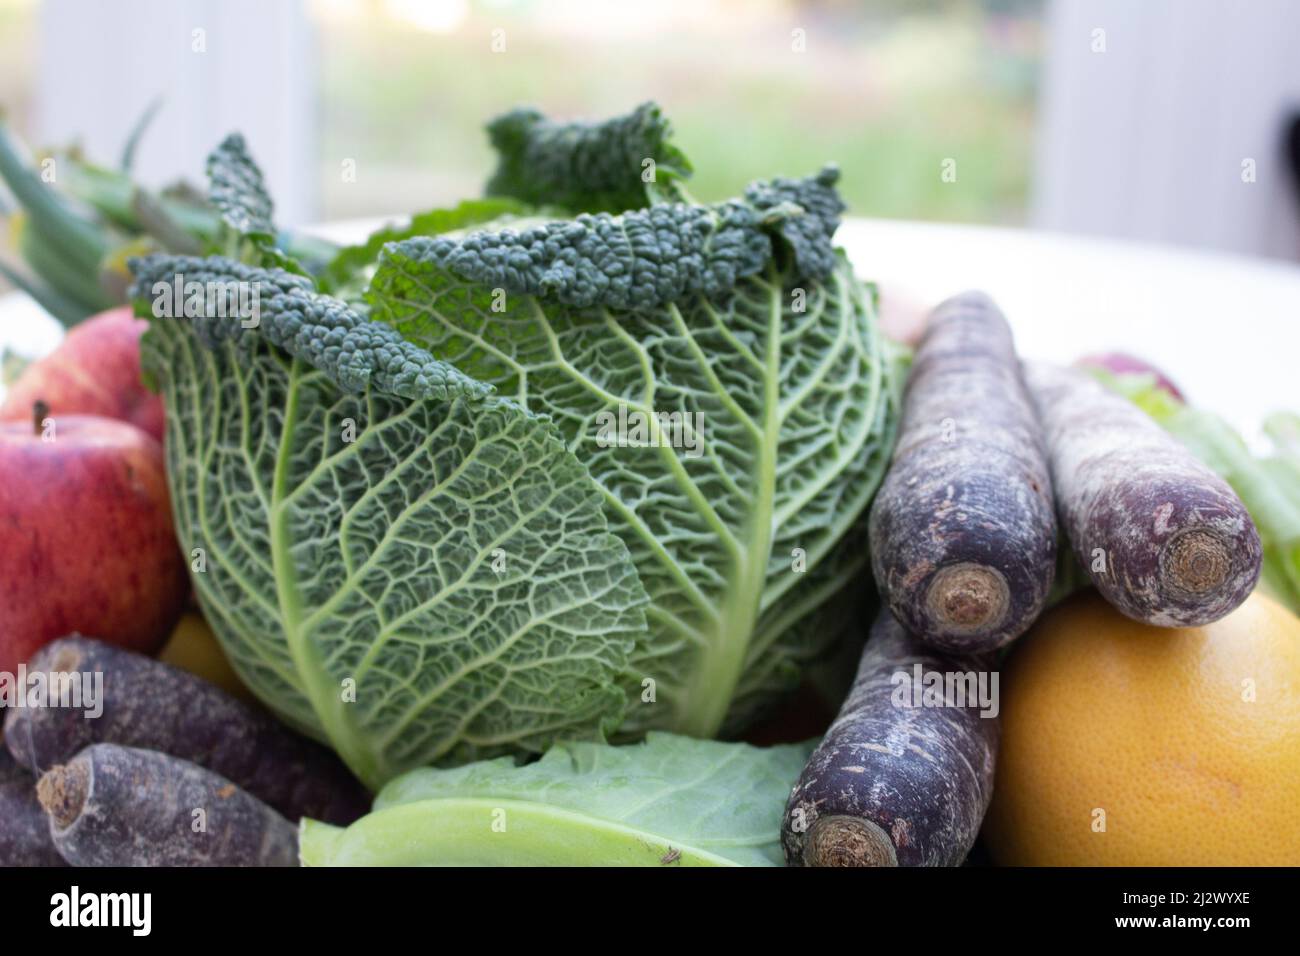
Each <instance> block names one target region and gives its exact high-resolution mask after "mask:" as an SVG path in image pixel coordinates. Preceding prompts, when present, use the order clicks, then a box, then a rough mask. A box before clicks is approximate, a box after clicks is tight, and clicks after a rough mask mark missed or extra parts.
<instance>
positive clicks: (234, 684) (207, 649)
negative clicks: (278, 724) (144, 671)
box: [158, 611, 254, 701]
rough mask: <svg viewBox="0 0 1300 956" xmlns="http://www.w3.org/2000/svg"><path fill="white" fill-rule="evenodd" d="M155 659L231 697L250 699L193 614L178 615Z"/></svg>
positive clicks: (208, 631)
mask: <svg viewBox="0 0 1300 956" xmlns="http://www.w3.org/2000/svg"><path fill="white" fill-rule="evenodd" d="M158 659H159V660H160V661H163V662H165V663H168V664H171V665H172V666H173V667H179V668H181V669H182V670H187V671H189V672H190V673H191V674H197V675H198V676H199V677H202V678H203V679H204V680H206V681H208V682H209V683H212V684H216V685H217V686H218V687H220V688H221V689H222V690H224V691H225V692H226V693H228V694H233V695H234V696H235V697H239V698H241V699H243V700H247V701H251V700H253V699H254V698H253V695H252V693H251V692H250V691H249V689H248V688H247V687H245V686H244V684H243V682H242V681H241V680H240V679H239V677H238V675H236V674H235V671H234V668H232V667H231V666H230V662H229V661H228V660H226V654H225V652H224V651H222V649H221V645H220V644H218V643H217V637H216V635H215V634H213V633H212V628H210V627H208V622H207V621H205V620H203V615H202V614H199V613H198V612H197V611H186V612H185V613H184V614H183V615H182V616H181V619H180V621H179V622H178V623H177V625H176V629H175V630H174V631H172V635H171V637H170V638H168V640H167V643H166V644H165V645H163V649H162V650H161V651H159V652H158Z"/></svg>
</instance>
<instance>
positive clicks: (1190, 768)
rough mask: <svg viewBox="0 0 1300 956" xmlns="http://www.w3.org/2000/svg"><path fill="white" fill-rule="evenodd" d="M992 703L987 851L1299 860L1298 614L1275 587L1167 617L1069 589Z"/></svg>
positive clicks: (1012, 856)
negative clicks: (1240, 600) (994, 756)
mask: <svg viewBox="0 0 1300 956" xmlns="http://www.w3.org/2000/svg"><path fill="white" fill-rule="evenodd" d="M1001 705H1002V742H1001V748H1000V751H999V753H998V767H997V779H996V783H995V785H994V792H993V804H992V806H991V807H990V808H989V813H988V817H987V818H986V820H985V825H984V837H985V840H986V842H987V844H988V847H989V850H990V852H991V853H992V855H993V857H994V859H995V860H997V862H999V863H1003V864H1007V865H1019V866H1204V865H1215V864H1222V865H1236V866H1252V865H1260V866H1262V865H1291V866H1294V865H1296V864H1300V618H1297V617H1295V616H1294V615H1293V614H1291V613H1290V612H1289V611H1288V610H1286V609H1285V608H1283V607H1282V606H1281V605H1279V604H1277V603H1276V602H1274V601H1273V600H1271V599H1270V598H1268V597H1265V596H1264V595H1262V594H1260V593H1258V592H1256V593H1255V594H1254V595H1253V596H1251V597H1250V598H1249V599H1248V600H1247V601H1246V602H1245V603H1244V604H1243V605H1242V606H1241V607H1239V608H1238V609H1237V610H1236V611H1234V612H1232V613H1231V614H1229V615H1228V616H1227V617H1225V618H1223V619H1222V620H1220V621H1216V622H1215V623H1213V624H1209V625H1207V626H1205V627H1196V628H1180V629H1172V628H1162V627H1150V626H1148V625H1145V624H1139V623H1137V622H1135V621H1130V620H1129V619H1128V618H1126V617H1124V616H1123V615H1122V614H1120V613H1119V612H1118V611H1116V610H1114V609H1113V608H1112V607H1110V605H1108V604H1106V603H1105V602H1104V601H1103V600H1102V599H1101V598H1100V597H1098V596H1097V595H1096V594H1095V593H1091V592H1089V593H1087V594H1082V595H1079V596H1077V597H1075V598H1073V599H1072V600H1070V601H1068V602H1066V603H1065V604H1063V605H1061V606H1060V607H1057V608H1055V609H1053V610H1052V611H1050V612H1049V613H1047V614H1045V615H1044V616H1043V617H1042V619H1041V620H1040V621H1039V622H1038V624H1036V625H1035V626H1034V629H1033V630H1032V631H1031V632H1030V633H1029V634H1028V635H1027V636H1026V637H1025V638H1024V639H1023V640H1022V641H1021V643H1020V644H1019V645H1018V646H1017V647H1016V648H1015V650H1014V651H1013V652H1012V654H1011V655H1010V658H1009V660H1008V661H1007V665H1006V667H1004V669H1003V673H1002V681H1001Z"/></svg>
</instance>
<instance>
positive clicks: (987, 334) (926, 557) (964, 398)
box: [870, 292, 1056, 653]
mask: <svg viewBox="0 0 1300 956" xmlns="http://www.w3.org/2000/svg"><path fill="white" fill-rule="evenodd" d="M870 536H871V567H872V572H873V574H874V575H875V579H876V585H877V587H878V588H879V590H880V593H881V596H882V597H883V598H884V600H885V603H886V604H888V606H889V609H890V610H891V611H893V613H894V615H895V616H896V617H897V618H898V619H899V621H901V622H902V623H903V625H904V626H905V627H906V628H907V630H908V631H909V632H910V633H912V634H913V635H915V636H916V637H917V638H918V639H919V640H921V641H924V642H925V643H926V644H928V645H930V646H932V647H934V648H936V649H938V650H943V651H949V652H953V653H981V652H984V651H988V650H993V649H996V648H998V647H1001V646H1002V645H1004V644H1006V643H1008V642H1010V641H1012V640H1014V639H1015V638H1016V637H1017V636H1019V635H1020V634H1021V633H1022V632H1023V631H1024V630H1025V629H1026V628H1028V627H1029V625H1030V624H1032V623H1033V622H1034V619H1035V618H1037V617H1038V614H1039V613H1040V612H1041V611H1042V609H1043V606H1044V604H1045V602H1046V601H1047V595H1048V592H1049V591H1050V590H1051V586H1052V578H1053V575H1054V573H1055V568H1056V517H1055V513H1054V510H1053V505H1052V486H1051V479H1050V477H1049V470H1048V465H1047V453H1046V448H1045V446H1044V443H1043V438H1042V429H1041V427H1040V426H1039V423H1038V419H1037V417H1036V416H1035V414H1034V408H1033V404H1032V403H1031V401H1030V399H1029V395H1028V392H1027V391H1026V389H1025V385H1024V382H1023V380H1022V379H1021V373H1020V363H1019V361H1018V360H1017V358H1016V352H1015V345H1014V343H1013V341H1012V337H1011V329H1010V328H1009V327H1008V326H1007V323H1006V320H1005V319H1004V318H1003V317H1002V313H1001V312H999V311H998V308H997V306H996V305H994V303H993V301H992V300H991V299H989V298H988V297H987V296H985V295H983V294H982V293H970V292H968V293H966V294H964V295H960V296H957V297H956V298H953V299H949V300H948V301H947V302H945V303H943V304H942V305H940V306H939V307H938V308H937V309H936V310H935V312H934V315H933V316H932V317H931V319H930V323H929V326H928V328H927V330H926V333H925V338H924V339H922V341H921V344H920V347H919V348H918V349H917V352H916V359H915V361H914V362H913V364H912V370H911V374H910V375H909V377H908V380H907V390H906V393H905V396H904V399H903V418H902V422H901V424H900V428H899V439H898V445H897V447H896V448H895V450H894V458H893V462H892V464H891V465H890V469H889V473H888V474H887V475H886V476H885V481H884V484H883V485H882V486H881V488H880V491H879V493H878V494H877V495H876V500H875V502H874V503H873V505H872V508H871V518H870Z"/></svg>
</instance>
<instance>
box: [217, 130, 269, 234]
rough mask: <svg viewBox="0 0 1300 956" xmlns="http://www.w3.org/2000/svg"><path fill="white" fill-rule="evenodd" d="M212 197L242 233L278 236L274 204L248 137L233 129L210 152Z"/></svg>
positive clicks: (222, 212) (226, 220) (235, 227)
mask: <svg viewBox="0 0 1300 956" xmlns="http://www.w3.org/2000/svg"><path fill="white" fill-rule="evenodd" d="M207 173H208V180H209V188H208V199H209V200H210V201H211V203H212V205H214V206H216V207H217V209H218V210H219V211H220V212H221V218H222V219H223V220H225V222H226V225H228V226H229V227H230V228H231V229H233V230H235V232H237V233H239V234H240V235H241V236H249V237H256V238H263V239H266V240H267V241H268V242H272V241H274V240H275V224H274V223H273V222H272V221H271V214H272V211H273V209H274V206H273V204H272V202H271V196H270V194H269V193H268V192H267V191H266V184H265V183H264V182H263V181H262V171H261V170H260V169H259V168H258V166H257V164H256V163H255V162H253V157H252V156H250V155H249V154H248V147H247V146H246V145H245V143H244V137H243V136H242V135H241V134H239V133H231V134H230V135H229V136H227V137H226V138H225V139H223V140H222V141H221V144H220V145H219V146H218V147H217V148H216V149H214V150H213V151H212V153H211V154H210V155H209V156H208V163H207Z"/></svg>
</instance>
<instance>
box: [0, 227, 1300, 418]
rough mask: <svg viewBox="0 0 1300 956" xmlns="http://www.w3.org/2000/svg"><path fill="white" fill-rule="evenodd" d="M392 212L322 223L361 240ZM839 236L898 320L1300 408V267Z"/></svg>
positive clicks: (1200, 395) (20, 299) (1118, 248)
mask: <svg viewBox="0 0 1300 956" xmlns="http://www.w3.org/2000/svg"><path fill="white" fill-rule="evenodd" d="M379 224H380V220H369V221H365V222H360V221H353V222H346V223H335V224H331V225H328V226H323V227H320V228H318V229H316V230H313V231H315V232H317V233H318V234H320V235H323V236H325V237H327V238H331V239H335V240H337V241H343V242H349V241H356V240H357V239H359V238H361V237H364V236H365V235H367V234H368V232H369V231H370V230H371V229H373V228H376V227H377V226H378V225H379ZM837 240H838V241H839V242H840V244H842V245H843V246H844V247H845V249H846V250H847V251H848V253H849V255H850V257H851V258H852V259H853V262H854V265H855V266H856V268H857V270H858V273H859V274H860V275H861V276H862V277H863V278H865V279H871V280H874V281H876V282H878V283H879V285H880V288H881V295H882V300H883V311H884V312H885V313H886V317H887V319H888V320H889V324H890V325H891V326H893V327H897V326H900V325H906V324H907V323H908V321H909V320H910V319H911V318H913V317H914V316H916V315H919V314H920V313H923V312H924V311H925V310H926V309H928V308H929V307H930V306H932V305H934V304H935V303H937V302H938V301H940V300H941V299H943V298H944V297H946V296H948V295H952V294H953V293H956V292H960V291H962V290H964V289H976V288H978V289H983V290H984V291H986V292H988V293H990V294H991V295H992V296H993V297H994V298H995V299H996V300H997V301H998V303H999V304H1000V305H1001V306H1002V309H1003V311H1004V312H1005V313H1006V315H1007V318H1008V319H1009V321H1010V322H1011V325H1012V328H1013V329H1014V330H1015V334H1016V339H1017V343H1018V346H1019V349H1020V352H1021V354H1022V355H1025V356H1031V357H1035V358H1044V359H1051V360H1055V361H1062V362H1066V361H1070V360H1072V359H1074V358H1076V357H1077V356H1079V355H1081V354H1084V353H1088V352H1099V351H1126V352H1132V353H1134V354H1137V355H1140V356H1142V357H1145V358H1147V359H1149V360H1151V361H1152V362H1154V363H1155V364H1157V365H1158V366H1160V367H1161V368H1163V369H1164V370H1165V371H1166V373H1167V374H1169V376H1170V377H1171V378H1173V379H1174V380H1175V381H1176V382H1177V383H1178V384H1179V385H1180V387H1182V389H1183V390H1184V392H1186V393H1187V395H1188V397H1189V398H1190V399H1191V400H1192V401H1193V402H1195V403H1197V404H1199V405H1202V406H1204V407H1206V408H1210V409H1212V410H1214V411H1217V412H1218V413H1219V414H1221V415H1223V416H1224V417H1226V418H1227V419H1228V420H1229V421H1231V422H1232V423H1233V424H1235V425H1236V426H1237V427H1238V428H1239V429H1241V430H1242V431H1243V433H1245V434H1246V435H1247V436H1248V437H1254V435H1255V434H1256V432H1257V429H1258V424H1259V420H1260V419H1261V418H1262V417H1263V415H1264V414H1266V413H1267V412H1269V411H1272V410H1274V409H1277V408H1291V409H1294V410H1298V411H1300V368H1298V366H1300V266H1297V265H1291V264H1287V263H1281V262H1273V261H1266V260H1255V259H1248V258H1244V257H1240V256H1231V255H1222V254H1213V253H1203V252H1195V251H1188V250H1184V249H1178V248H1174V247H1168V246H1156V245H1149V244H1144V243H1136V242H1129V241H1116V240H1101V239H1087V238H1079V237H1074V236H1066V235H1059V234H1054V233H1043V232H1034V231H1030V230H1022V229H1000V228H990V227H984V226H956V225H944V224H933V223H916V222H901V221H895V220H869V219H848V220H846V221H845V223H844V225H843V226H842V227H841V229H840V232H839V234H838V236H837ZM59 336H60V329H59V326H58V325H57V324H56V323H55V322H54V320H53V319H51V318H50V317H49V316H47V315H45V313H44V312H43V311H42V310H41V309H40V308H39V307H37V306H36V305H35V304H34V303H33V302H31V300H29V299H27V297H26V296H23V295H21V294H18V293H13V294H10V295H7V296H3V297H0V347H3V346H6V345H7V346H8V347H9V348H11V349H13V350H14V351H16V352H18V353H20V354H24V355H29V356H37V355H41V354H44V353H45V352H47V351H49V350H50V349H52V348H53V347H54V345H55V344H56V343H57V342H58V339H59Z"/></svg>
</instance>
